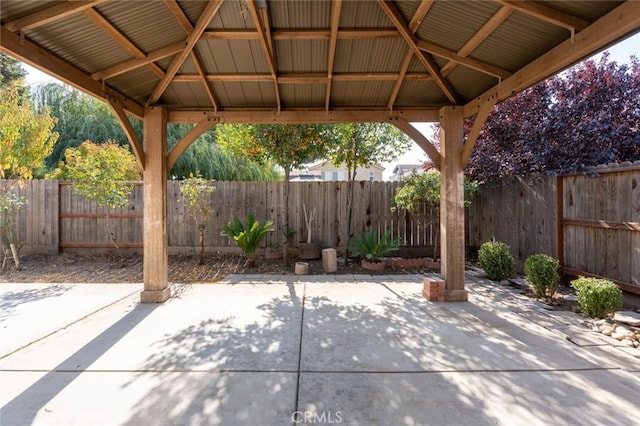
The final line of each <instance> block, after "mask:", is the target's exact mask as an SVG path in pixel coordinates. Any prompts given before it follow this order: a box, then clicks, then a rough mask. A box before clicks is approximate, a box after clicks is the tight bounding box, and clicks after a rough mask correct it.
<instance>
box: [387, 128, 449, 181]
mask: <svg viewBox="0 0 640 426" xmlns="http://www.w3.org/2000/svg"><path fill="white" fill-rule="evenodd" d="M391 124H393V125H394V126H396V127H397V128H398V129H400V130H402V131H403V132H404V133H405V134H406V135H407V136H409V137H410V138H411V139H413V140H414V142H415V143H416V144H418V146H419V147H420V148H422V150H423V151H424V152H425V153H426V154H427V155H428V156H429V158H430V159H431V161H432V162H433V164H434V165H435V166H436V168H437V169H438V170H440V163H441V160H442V157H441V156H440V152H438V149H437V148H436V147H435V145H434V144H433V143H432V142H431V141H429V139H427V138H426V137H425V136H424V135H423V134H422V133H420V132H419V131H418V130H417V129H416V128H415V127H413V126H412V125H411V123H409V122H408V121H407V120H405V119H404V118H397V119H394V120H392V121H391Z"/></svg>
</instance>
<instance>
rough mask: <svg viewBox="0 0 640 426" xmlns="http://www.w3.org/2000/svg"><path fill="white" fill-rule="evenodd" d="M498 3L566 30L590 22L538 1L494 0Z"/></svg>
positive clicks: (579, 29) (584, 25) (584, 26)
mask: <svg viewBox="0 0 640 426" xmlns="http://www.w3.org/2000/svg"><path fill="white" fill-rule="evenodd" d="M496 1H497V2H499V3H500V4H503V5H505V6H508V7H511V8H513V9H516V10H518V11H519V12H522V13H526V14H527V15H529V16H533V17H535V18H538V19H540V20H542V21H545V22H548V23H550V24H553V25H557V26H559V27H563V28H566V29H568V30H574V29H575V30H578V31H582V30H584V29H585V28H587V27H588V26H589V25H591V23H590V22H589V21H586V20H584V19H581V18H578V17H577V16H573V15H570V14H568V13H564V12H560V11H559V10H556V9H553V8H551V7H549V6H545V5H543V4H540V3H536V2H532V1H522V0H518V1H514V0H496Z"/></svg>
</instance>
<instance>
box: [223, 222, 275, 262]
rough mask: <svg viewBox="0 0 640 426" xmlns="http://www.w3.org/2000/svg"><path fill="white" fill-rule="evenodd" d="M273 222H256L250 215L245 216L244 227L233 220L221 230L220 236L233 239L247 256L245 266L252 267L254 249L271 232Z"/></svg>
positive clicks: (254, 256) (254, 259)
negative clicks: (245, 223)
mask: <svg viewBox="0 0 640 426" xmlns="http://www.w3.org/2000/svg"><path fill="white" fill-rule="evenodd" d="M272 226H273V222H272V221H270V220H265V221H264V222H260V221H259V220H256V218H255V216H254V215H253V214H251V213H249V215H248V216H247V225H246V226H245V225H244V224H243V223H242V222H240V220H239V219H237V218H235V219H233V220H232V221H231V222H229V223H228V224H226V225H225V226H224V228H222V233H221V234H222V235H225V236H227V237H231V238H233V240H234V241H235V242H236V244H238V247H240V248H241V249H242V251H243V252H244V254H245V255H246V256H247V261H246V262H245V265H246V266H253V265H255V263H256V255H255V252H256V249H257V248H258V247H260V241H262V239H263V238H264V236H265V235H266V234H267V232H269V231H273V228H272Z"/></svg>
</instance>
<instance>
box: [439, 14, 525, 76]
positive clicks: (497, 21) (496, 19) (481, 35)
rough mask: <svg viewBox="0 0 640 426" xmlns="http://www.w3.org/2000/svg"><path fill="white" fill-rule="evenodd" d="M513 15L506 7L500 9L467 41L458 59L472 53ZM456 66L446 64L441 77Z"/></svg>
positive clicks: (459, 52) (450, 63)
mask: <svg viewBox="0 0 640 426" xmlns="http://www.w3.org/2000/svg"><path fill="white" fill-rule="evenodd" d="M512 13H513V9H511V8H510V7H507V6H503V7H501V8H500V9H499V10H498V11H497V12H496V13H495V14H493V16H491V18H489V20H488V21H487V22H485V23H484V25H483V26H482V27H481V28H480V29H479V30H478V32H477V33H475V34H474V35H473V37H471V38H470V39H469V41H467V42H466V43H465V44H464V46H462V48H461V49H460V50H458V52H457V54H458V56H460V57H463V58H465V57H467V56H469V55H470V54H471V52H473V51H474V50H475V49H476V48H477V47H478V46H480V44H482V42H483V41H485V40H486V39H487V37H489V36H490V35H491V33H493V32H494V31H495V30H496V29H497V28H498V27H499V26H500V25H501V24H502V23H503V22H504V21H506V20H507V18H508V17H509V16H511V14H512ZM456 66H458V64H457V63H456V62H453V61H450V62H447V63H446V64H445V65H444V66H443V67H442V69H441V70H440V71H441V72H442V75H444V76H447V75H449V73H450V72H451V71H453V69H454V68H455V67H456Z"/></svg>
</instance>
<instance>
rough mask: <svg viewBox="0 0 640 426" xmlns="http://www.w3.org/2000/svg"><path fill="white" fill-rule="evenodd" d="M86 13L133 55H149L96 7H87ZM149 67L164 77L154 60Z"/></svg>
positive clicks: (140, 56)
mask: <svg viewBox="0 0 640 426" xmlns="http://www.w3.org/2000/svg"><path fill="white" fill-rule="evenodd" d="M84 14H85V15H87V17H88V18H89V19H90V20H91V21H92V22H93V23H94V24H96V25H97V26H98V27H100V28H102V30H103V31H104V32H105V33H107V34H108V35H109V36H110V37H111V38H113V39H114V40H115V41H116V42H118V44H120V45H121V46H122V47H124V48H125V49H126V50H127V51H128V52H129V53H131V55H133V56H134V57H135V58H136V59H144V58H146V57H147V55H146V54H145V53H144V52H143V51H142V50H140V49H139V48H138V47H137V46H136V45H135V44H133V42H132V41H131V40H129V39H128V38H127V36H125V35H124V34H122V33H121V32H120V31H119V30H118V29H117V28H116V27H114V26H113V24H112V23H111V22H109V21H108V20H107V18H105V17H104V16H102V15H101V14H100V13H98V12H96V11H95V10H94V9H85V10H84ZM146 66H147V67H149V69H150V70H151V71H153V73H154V74H155V75H157V76H158V77H164V71H163V70H162V68H160V67H159V66H157V65H156V64H154V63H153V62H149V63H147V64H146Z"/></svg>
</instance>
